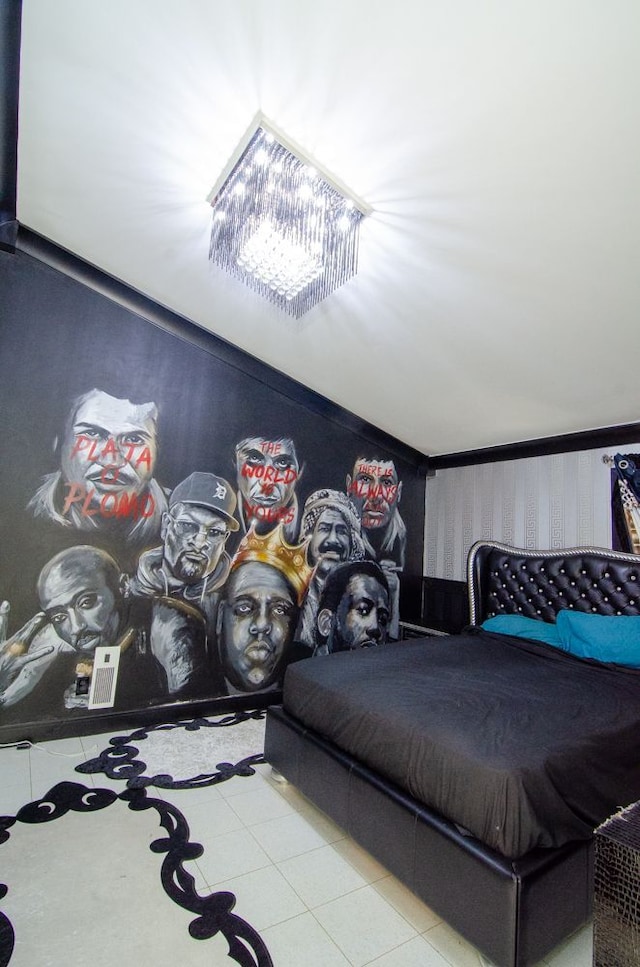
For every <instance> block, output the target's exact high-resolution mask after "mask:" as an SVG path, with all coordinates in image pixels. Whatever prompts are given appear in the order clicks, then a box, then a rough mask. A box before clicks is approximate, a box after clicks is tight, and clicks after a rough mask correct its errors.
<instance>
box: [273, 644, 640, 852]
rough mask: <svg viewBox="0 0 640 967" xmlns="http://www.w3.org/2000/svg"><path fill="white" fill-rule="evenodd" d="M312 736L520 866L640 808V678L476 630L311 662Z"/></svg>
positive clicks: (291, 704) (306, 692)
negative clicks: (521, 859)
mask: <svg viewBox="0 0 640 967" xmlns="http://www.w3.org/2000/svg"><path fill="white" fill-rule="evenodd" d="M283 705H284V708H285V710H286V711H288V712H289V713H290V714H291V715H294V716H295V717H296V718H297V719H299V720H300V721H301V722H302V723H303V724H304V725H306V726H307V727H309V728H312V729H313V730H314V731H316V732H318V733H320V734H321V735H322V736H324V737H326V738H328V739H329V740H331V741H332V742H334V743H335V744H336V745H337V746H338V747H339V748H341V749H343V750H344V751H345V752H348V753H350V754H351V755H353V756H354V757H355V758H357V759H358V760H359V761H360V762H362V763H364V764H365V765H367V766H369V767H370V768H372V769H374V770H375V771H377V772H378V773H380V774H381V775H383V776H384V777H386V778H388V779H389V780H390V781H392V782H393V783H395V784H396V785H398V786H400V787H401V788H402V789H404V790H406V791H407V792H409V793H410V794H411V795H412V796H413V797H414V798H415V799H418V800H419V801H420V802H422V803H424V804H425V805H427V806H430V807H432V808H434V809H435V810H436V811H437V812H439V813H440V814H441V815H443V816H445V817H447V818H448V819H450V820H452V821H453V822H455V823H457V824H458V825H460V826H461V827H463V828H464V829H465V830H468V831H469V832H470V833H471V834H472V835H474V836H476V837H477V838H478V839H480V840H481V841H482V842H484V843H486V844H487V845H489V846H491V847H493V848H494V849H496V850H498V851H499V852H501V853H503V854H504V855H505V856H508V857H518V856H521V855H523V854H524V853H526V852H528V851H529V850H530V849H532V848H533V847H536V846H560V845H562V844H564V843H566V842H569V841H571V840H575V839H581V838H588V837H589V836H590V835H591V834H592V832H593V829H594V828H595V826H597V825H598V824H599V823H600V822H602V821H603V820H604V819H606V818H607V817H608V816H609V815H611V813H612V812H614V811H615V810H616V809H618V808H619V807H620V806H623V805H627V804H629V803H631V802H635V801H636V800H638V799H640V672H637V671H630V670H626V669H622V668H619V667H614V666H609V665H602V664H599V663H597V662H590V661H584V660H581V659H577V658H573V657H571V656H569V655H567V654H565V653H564V652H561V651H558V650H557V649H555V648H552V647H550V646H547V645H543V644H538V643H535V642H529V641H524V640H522V639H516V638H511V637H507V636H504V635H495V634H488V633H486V632H483V631H479V630H477V629H470V630H469V631H468V633H465V634H463V635H457V636H453V637H450V638H429V639H424V640H422V639H421V640H417V641H410V642H399V643H395V644H389V645H385V646H381V647H378V648H371V649H367V650H366V651H359V652H346V653H339V654H335V655H330V656H327V657H324V658H316V659H313V660H310V661H303V662H299V663H297V664H295V665H292V666H290V667H289V669H288V670H287V674H286V678H285V684H284V698H283Z"/></svg>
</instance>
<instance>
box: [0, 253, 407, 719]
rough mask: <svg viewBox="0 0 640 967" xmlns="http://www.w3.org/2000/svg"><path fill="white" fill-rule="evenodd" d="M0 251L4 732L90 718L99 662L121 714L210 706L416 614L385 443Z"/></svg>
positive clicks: (379, 636)
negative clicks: (6, 727) (173, 706)
mask: <svg viewBox="0 0 640 967" xmlns="http://www.w3.org/2000/svg"><path fill="white" fill-rule="evenodd" d="M0 257H1V258H2V260H3V265H2V268H3V271H2V273H0V279H1V280H2V281H1V282H0V300H2V305H3V323H2V353H3V359H4V360H5V369H4V375H3V380H2V383H1V385H0V400H1V405H2V412H3V413H4V414H5V419H4V427H5V430H4V442H3V461H2V468H1V470H0V474H1V476H0V486H1V493H2V499H3V505H4V507H3V515H2V539H1V547H2V560H1V565H0V599H2V605H1V606H0V641H2V644H0V730H1V728H2V726H3V725H12V726H15V725H16V724H18V725H20V724H24V726H25V728H26V727H27V725H29V724H31V723H35V724H37V723H42V722H45V721H46V722H51V721H59V722H61V723H64V722H65V721H75V722H77V721H79V720H80V719H82V717H83V716H88V717H95V716H96V715H97V714H100V713H98V712H97V708H99V706H100V703H101V701H102V702H104V694H103V691H101V690H98V689H97V688H96V684H97V681H98V675H97V670H96V669H97V668H98V666H99V665H100V663H101V662H103V661H104V662H105V663H106V664H105V667H104V668H103V669H102V667H101V666H100V667H101V670H102V671H104V674H103V675H101V676H100V682H101V689H103V688H104V685H105V683H106V682H107V681H111V680H113V679H115V681H116V688H115V698H114V706H113V708H114V709H115V710H117V711H125V712H126V711H128V710H139V709H145V708H149V707H156V706H158V707H164V706H166V705H167V704H175V703H189V702H193V701H195V700H199V699H207V700H208V699H213V700H219V701H220V702H222V701H226V700H227V699H228V698H229V697H230V696H245V697H246V696H251V695H256V696H266V695H268V693H269V692H270V691H272V690H274V689H277V688H279V687H280V685H281V682H282V678H283V674H284V671H285V669H286V667H287V664H288V663H290V662H291V661H295V660H299V659H301V658H312V657H317V656H322V655H325V654H327V653H329V652H332V651H337V650H341V649H350V648H357V647H368V646H372V645H376V644H378V643H380V642H383V641H386V640H388V639H394V638H398V637H399V619H400V612H401V609H403V611H404V617H405V618H406V620H409V621H412V620H416V616H417V614H418V611H417V610H416V609H417V608H418V606H419V600H418V599H419V596H416V601H415V609H414V608H413V603H412V600H411V597H410V596H409V597H408V596H407V595H406V593H404V591H405V587H404V586H405V582H406V581H407V580H409V583H411V581H413V582H414V584H415V583H416V582H419V580H420V575H421V559H422V540H423V523H424V517H423V514H424V510H423V508H424V503H423V502H424V481H423V480H421V479H420V477H419V476H418V474H417V473H416V470H415V467H414V466H412V465H411V464H410V463H407V462H405V460H404V458H403V457H399V456H398V452H399V451H396V452H394V453H387V452H381V451H380V447H379V446H376V444H374V443H372V442H371V438H370V437H369V438H367V437H366V436H364V435H363V436H360V435H358V434H355V433H353V432H351V431H350V430H348V429H345V428H344V427H342V426H340V425H339V423H338V422H337V421H336V420H335V419H327V418H324V417H323V416H320V415H318V413H317V412H314V411H313V409H310V408H307V407H305V406H304V405H302V404H301V403H300V401H299V399H292V398H288V397H287V396H286V395H284V394H283V393H282V392H279V391H275V390H274V389H272V388H270V386H269V385H268V383H267V382H265V381H264V380H261V379H257V378H255V376H254V375H248V374H247V373H245V372H243V371H242V369H241V368H238V366H237V365H230V364H229V362H228V361H226V360H225V359H224V354H222V358H221V354H220V353H217V352H216V351H215V346H216V345H217V341H216V340H215V339H214V338H213V337H212V338H211V344H210V347H209V345H206V346H203V344H202V339H201V338H200V339H199V340H195V341H193V342H192V341H190V340H189V339H188V338H183V337H181V336H178V335H176V334H174V333H171V332H168V331H164V330H163V329H162V328H159V327H158V326H156V325H154V324H152V323H150V322H149V321H147V320H145V319H142V318H140V317H138V316H136V315H134V314H133V313H131V312H129V311H128V310H126V309H124V308H123V307H121V306H119V305H116V304H115V303H113V302H110V301H109V300H107V299H106V298H104V297H102V296H100V295H98V294H97V293H95V292H93V291H92V290H90V289H88V288H86V287H84V286H82V285H80V284H79V283H77V282H75V281H73V280H71V279H70V278H68V277H66V276H64V275H61V274H60V273H58V272H56V271H55V270H53V269H51V268H50V267H46V266H44V265H43V264H41V263H39V262H37V261H35V260H33V259H31V258H29V257H28V256H25V255H21V254H19V253H18V254H16V255H14V256H10V255H6V254H4V253H0ZM200 335H202V334H200ZM254 371H255V366H254ZM265 372H267V373H268V371H267V370H266V369H265ZM403 593H404V598H403ZM114 658H117V661H116V662H115V667H112V666H113V660H114ZM107 671H109V672H112V674H111V678H109V675H107V674H106V673H107ZM94 706H95V707H94Z"/></svg>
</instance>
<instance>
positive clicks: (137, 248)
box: [18, 0, 640, 455]
mask: <svg viewBox="0 0 640 967" xmlns="http://www.w3.org/2000/svg"><path fill="white" fill-rule="evenodd" d="M23 3H24V7H23V33H22V60H21V89H20V119H19V123H20V136H19V145H18V148H19V170H18V219H19V221H20V222H21V224H23V225H25V226H27V227H29V228H31V229H33V230H35V231H36V232H39V233H41V234H42V235H44V236H46V237H47V238H50V239H52V240H53V241H55V242H57V243H59V244H60V245H62V246H64V247H65V248H67V249H70V250H71V251H72V252H74V253H76V254H78V255H80V256H82V257H83V258H85V259H87V260H88V261H89V262H92V263H94V264H95V265H97V266H99V267H100V268H101V269H103V270H105V271H106V272H108V273H111V274H112V275H115V276H116V277H118V278H120V279H122V280H123V281H125V282H127V283H129V284H131V285H132V286H134V287H135V288H136V289H138V290H140V291H141V292H143V293H145V294H146V295H148V296H150V297H152V298H153V299H155V300H157V301H158V302H160V303H162V304H163V305H165V306H168V307H169V308H170V309H172V310H174V311H176V312H178V313H180V314H182V315H184V316H186V317H187V318H189V319H191V320H192V321H194V322H195V323H197V324H198V325H199V326H202V327H203V328H205V329H207V330H210V331H212V332H214V333H216V334H218V335H220V336H222V337H223V338H224V339H226V340H229V341H230V342H232V343H234V344H235V345H237V346H239V347H241V348H243V349H246V350H248V351H249V352H250V353H252V354H253V355H254V356H257V357H258V358H260V359H262V360H264V361H266V362H268V363H269V364H271V365H272V366H275V367H277V368H278V369H280V370H282V371H283V372H285V373H287V374H289V375H291V376H293V377H295V378H296V379H298V380H300V381H301V382H303V383H305V384H306V385H308V386H309V387H311V388H312V389H314V390H316V391H318V392H320V393H322V394H323V395H324V396H326V397H328V398H329V399H331V400H333V401H335V402H336V403H339V404H341V405H342V406H344V407H346V408H347V409H349V410H351V411H352V412H354V413H355V414H357V415H358V416H360V417H362V418H364V419H365V420H367V421H369V422H371V423H373V424H375V425H377V426H379V427H381V428H382V429H384V430H386V431H387V432H389V433H391V434H393V435H394V436H396V437H398V438H399V439H401V440H403V441H404V442H406V443H408V444H410V445H412V446H413V447H415V448H416V449H418V450H421V451H422V452H424V453H427V454H432V455H435V454H443V453H452V452H456V451H461V450H467V449H474V448H478V447H486V446H494V445H499V444H505V443H510V442H514V441H518V440H527V439H534V438H538V437H544V436H550V435H555V434H560V433H569V432H574V431H580V430H587V429H593V428H599V427H604V426H612V425H616V424H624V423H629V422H635V421H637V420H638V419H640V412H639V409H640V408H639V405H638V401H639V393H638V366H639V363H640V320H639V318H638V309H639V307H640V123H639V121H640V117H639V107H638V105H639V103H640V83H639V82H640V56H639V55H638V49H639V45H640V3H639V2H638V0H535V2H532V0H396V2H394V3H390V2H389V0H317V2H315V3H311V2H310V0H108V2H105V0H55V2H54V3H52V2H51V0H23ZM258 111H262V113H263V114H264V115H265V116H266V117H268V118H270V119H271V121H273V122H274V123H275V124H276V125H277V126H278V127H279V128H280V129H281V130H282V131H284V132H285V133H286V134H287V135H288V136H289V137H290V138H291V139H292V140H293V141H295V142H297V143H298V144H300V145H302V146H303V147H304V148H305V150H306V151H307V152H308V153H309V154H310V155H311V156H312V157H313V158H315V159H316V160H317V161H318V162H319V163H320V164H321V165H323V166H324V167H325V168H327V169H328V170H329V171H331V172H332V173H333V174H334V175H335V176H336V177H337V178H338V179H339V180H341V181H342V182H344V183H345V184H347V185H348V186H349V187H350V188H351V189H352V190H353V191H354V192H355V193H356V194H357V195H359V196H360V197H362V198H363V199H364V200H365V201H366V202H368V204H369V205H370V206H371V207H372V208H373V210H374V211H373V214H372V216H371V217H370V218H369V219H368V220H367V221H366V223H365V225H364V227H363V230H362V235H361V245H360V270H359V273H358V275H357V276H356V277H355V278H353V279H352V280H350V281H349V282H348V283H347V284H346V285H344V286H343V287H342V288H341V289H339V290H337V292H335V293H334V294H333V295H332V296H331V297H329V298H328V299H327V300H326V301H325V302H324V303H321V304H320V305H318V306H317V307H316V308H315V309H313V310H312V311H311V312H309V313H308V314H307V315H305V316H303V317H302V319H301V320H297V321H296V320H294V319H292V318H291V317H289V316H288V315H286V314H284V313H282V312H280V311H279V310H277V309H275V308H273V307H271V306H270V304H269V303H267V302H266V301H264V300H263V299H261V298H260V297H259V296H258V295H256V294H255V293H254V292H252V291H251V290H250V289H248V288H246V287H245V286H243V285H242V284H241V283H240V282H237V281H235V280H233V279H231V278H230V277H228V276H226V275H225V274H224V273H223V272H222V270H220V269H218V268H216V267H214V266H212V265H211V264H210V263H209V261H208V237H209V230H210V218H211V213H210V208H209V207H208V205H207V204H206V201H205V199H206V196H207V194H208V192H209V190H210V188H211V187H212V185H213V183H214V182H215V180H216V178H217V177H218V175H219V173H220V171H221V169H222V168H223V167H224V165H225V164H226V162H227V160H228V158H229V157H230V156H231V154H232V153H233V151H234V149H235V147H236V144H237V142H238V141H239V140H240V137H241V135H242V134H243V133H244V132H245V130H246V128H247V127H248V125H249V123H250V122H251V120H252V118H253V117H254V115H255V114H256V113H257V112H258Z"/></svg>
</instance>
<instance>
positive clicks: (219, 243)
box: [207, 116, 370, 318]
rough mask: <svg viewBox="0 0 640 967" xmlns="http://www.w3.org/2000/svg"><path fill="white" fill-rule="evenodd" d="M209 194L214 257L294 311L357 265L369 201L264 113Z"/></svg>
mask: <svg viewBox="0 0 640 967" xmlns="http://www.w3.org/2000/svg"><path fill="white" fill-rule="evenodd" d="M207 201H209V203H210V204H211V207H212V209H213V223H212V227H211V243H210V246H209V258H210V259H211V261H212V262H214V263H215V264H217V265H219V266H220V267H221V268H223V269H225V271H227V272H229V273H230V274H231V275H233V276H235V277H236V278H237V279H240V280H242V281H243V282H245V283H246V284H247V285H249V286H251V288H253V289H255V290H256V291H257V292H259V293H260V294H261V295H263V296H265V297H266V298H267V299H269V300H270V301H271V302H273V303H275V305H277V306H279V307H280V308H281V309H284V310H285V311H286V312H288V313H290V314H291V315H293V316H295V317H296V318H298V317H300V316H301V315H303V313H305V312H307V311H308V310H309V309H311V308H312V306H314V305H316V303H317V302H320V300H321V299H324V298H326V297H327V296H328V295H330V293H332V292H333V291H334V290H335V289H337V288H338V286H340V285H342V284H343V283H344V282H346V281H347V279H349V278H351V276H352V275H355V273H356V271H357V268H358V235H359V229H360V222H361V221H362V218H363V216H364V215H367V214H369V213H370V209H369V208H368V206H366V205H365V204H364V202H362V201H360V200H359V199H356V198H355V196H353V195H352V194H350V193H348V192H347V191H346V190H345V189H343V188H342V187H341V186H340V185H339V184H338V183H337V182H336V181H335V179H333V178H332V176H330V175H328V174H327V173H326V172H324V171H321V170H320V169H319V168H318V166H317V165H316V164H315V163H313V162H312V161H311V160H310V159H308V158H306V157H305V156H304V154H303V153H302V152H301V151H300V150H299V149H298V148H297V147H294V146H293V144H292V143H291V142H290V141H288V140H287V139H286V138H285V137H284V135H282V134H281V133H280V132H278V131H277V130H276V129H275V128H274V126H273V125H271V124H270V122H268V121H267V120H266V119H265V118H263V117H262V116H258V118H257V119H256V120H255V121H254V123H253V124H252V126H251V128H250V129H249V131H248V132H247V134H246V135H245V137H244V138H243V140H242V142H241V144H240V145H239V147H238V148H237V150H236V152H235V154H234V157H233V159H232V160H231V162H230V163H229V164H228V165H227V167H226V169H225V171H224V172H223V174H222V175H221V177H220V178H219V179H218V181H217V182H216V184H215V185H214V187H213V189H212V191H211V192H210V194H209V197H208V199H207Z"/></svg>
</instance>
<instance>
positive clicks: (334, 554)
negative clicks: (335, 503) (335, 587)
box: [307, 507, 351, 570]
mask: <svg viewBox="0 0 640 967" xmlns="http://www.w3.org/2000/svg"><path fill="white" fill-rule="evenodd" d="M350 552H351V533H350V531H349V527H348V525H347V523H346V521H345V519H344V517H343V516H342V514H341V513H340V512H339V511H337V510H332V509H331V508H330V507H327V508H326V509H325V510H323V511H322V513H321V514H320V516H319V517H318V519H317V521H316V523H315V527H314V528H313V531H312V534H311V540H310V542H309V549H308V551H307V554H308V557H309V561H310V563H311V564H319V565H320V568H321V570H326V569H330V568H331V567H332V566H334V565H336V564H340V563H341V562H342V561H347V560H348V559H349V554H350Z"/></svg>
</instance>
